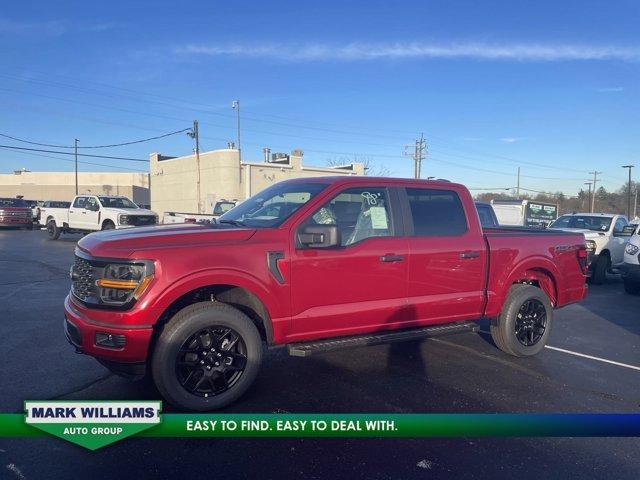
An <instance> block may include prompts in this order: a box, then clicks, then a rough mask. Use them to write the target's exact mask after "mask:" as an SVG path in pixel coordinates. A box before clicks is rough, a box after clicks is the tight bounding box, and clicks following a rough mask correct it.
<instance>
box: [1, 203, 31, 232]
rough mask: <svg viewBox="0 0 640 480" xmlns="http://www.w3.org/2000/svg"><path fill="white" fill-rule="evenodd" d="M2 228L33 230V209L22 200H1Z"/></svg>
mask: <svg viewBox="0 0 640 480" xmlns="http://www.w3.org/2000/svg"><path fill="white" fill-rule="evenodd" d="M0 227H21V228H26V229H27V230H31V229H32V228H33V218H32V217H31V208H29V205H28V204H27V202H25V201H24V200H23V199H21V198H0Z"/></svg>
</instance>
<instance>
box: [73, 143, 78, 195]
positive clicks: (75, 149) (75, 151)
mask: <svg viewBox="0 0 640 480" xmlns="http://www.w3.org/2000/svg"><path fill="white" fill-rule="evenodd" d="M73 151H74V156H75V158H76V195H78V139H77V138H74V142H73Z"/></svg>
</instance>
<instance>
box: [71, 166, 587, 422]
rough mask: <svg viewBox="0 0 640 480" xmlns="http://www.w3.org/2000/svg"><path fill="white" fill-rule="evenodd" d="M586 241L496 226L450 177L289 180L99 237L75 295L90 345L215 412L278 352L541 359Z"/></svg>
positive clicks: (104, 358)
mask: <svg viewBox="0 0 640 480" xmlns="http://www.w3.org/2000/svg"><path fill="white" fill-rule="evenodd" d="M586 268H587V257H586V250H585V241H584V237H583V236H582V234H573V233H566V232H552V231H543V230H533V231H530V230H527V229H508V230H500V229H487V230H485V231H483V230H482V228H481V226H480V222H479V219H478V213H477V211H476V208H475V206H474V203H473V200H472V198H471V195H470V194H469V191H468V190H467V189H466V188H465V187H464V186H462V185H459V184H455V183H450V182H447V181H423V180H408V179H388V178H386V179H384V178H369V177H335V178H333V177H330V178H326V177H325V178H308V179H295V180H289V181H285V182H281V183H278V184H275V185H273V186H271V187H269V188H267V189H266V190H264V191H262V192H260V193H258V194H257V195H255V196H254V197H252V198H250V199H248V200H247V201H245V202H243V203H241V204H240V205H238V206H237V207H235V208H233V209H232V210H230V211H229V212H227V213H225V214H224V215H222V216H221V217H220V219H219V220H218V222H217V223H215V224H210V225H164V226H155V227H142V228H136V229H130V230H122V231H116V230H113V231H104V232H97V233H94V234H91V235H88V236H86V237H84V238H83V239H82V240H80V242H79V243H78V247H77V249H76V256H75V263H74V265H73V266H72V268H71V272H70V273H71V279H72V288H71V293H70V294H69V296H68V297H67V298H66V300H65V332H66V335H67V338H68V340H69V341H70V342H71V343H72V344H73V345H74V346H75V348H76V349H77V351H79V352H83V353H86V354H89V355H92V356H94V357H96V358H97V359H98V360H99V361H100V362H101V363H103V364H104V365H105V366H107V367H108V368H110V369H111V370H112V371H114V372H117V373H120V374H123V375H125V376H130V377H140V376H143V375H145V373H147V372H150V373H151V375H152V377H153V380H154V382H155V384H156V386H157V388H158V389H159V391H160V392H161V394H162V395H163V396H164V397H165V399H166V400H168V401H169V402H171V403H172V404H174V405H177V406H179V407H181V408H185V409H190V410H201V411H203V410H212V409H216V408H220V407H222V406H224V405H227V404H229V403H230V402H232V401H234V400H235V399H237V398H238V397H239V396H240V395H241V394H242V393H243V392H244V391H245V390H246V389H247V388H248V387H249V386H250V384H251V383H252V382H253V380H254V379H255V377H256V375H257V372H258V369H259V367H260V363H261V361H262V353H263V345H264V344H265V343H266V344H267V345H268V346H270V347H271V346H277V345H287V346H288V349H289V353H290V354H291V355H296V356H307V355H310V354H313V353H316V352H321V351H325V350H331V349H336V348H345V347H352V346H362V345H371V344H377V343H387V342H394V341H400V340H409V339H415V338H421V337H429V336H434V335H444V334H447V333H456V332H469V331H475V330H476V329H477V323H476V320H478V319H480V318H482V317H485V318H489V319H491V334H492V336H493V340H494V342H495V344H496V345H497V346H498V347H499V348H500V349H502V350H503V351H504V352H506V353H508V354H511V355H515V356H526V355H533V354H535V353H537V352H539V351H540V350H541V349H542V347H543V346H544V344H545V342H546V341H547V338H548V336H549V332H550V328H551V324H552V318H553V309H554V308H557V307H562V306H564V305H567V304H569V303H572V302H577V301H579V300H581V299H583V298H584V296H585V294H586V289H585V278H586V277H585V273H586Z"/></svg>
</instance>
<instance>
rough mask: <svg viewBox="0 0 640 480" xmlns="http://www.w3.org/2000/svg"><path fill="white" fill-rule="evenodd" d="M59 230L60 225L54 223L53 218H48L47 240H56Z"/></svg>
mask: <svg viewBox="0 0 640 480" xmlns="http://www.w3.org/2000/svg"><path fill="white" fill-rule="evenodd" d="M60 232H61V230H60V227H59V226H58V225H56V221H55V220H49V221H48V222H47V235H48V237H49V240H57V239H58V238H60Z"/></svg>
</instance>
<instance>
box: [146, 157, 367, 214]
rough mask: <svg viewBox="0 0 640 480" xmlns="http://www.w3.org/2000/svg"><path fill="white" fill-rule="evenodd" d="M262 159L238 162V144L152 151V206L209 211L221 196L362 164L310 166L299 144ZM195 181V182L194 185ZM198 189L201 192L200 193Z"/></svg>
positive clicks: (239, 196)
mask: <svg viewBox="0 0 640 480" xmlns="http://www.w3.org/2000/svg"><path fill="white" fill-rule="evenodd" d="M264 153H265V159H264V161H263V162H261V163H248V162H242V163H241V162H240V161H239V155H238V150H237V149H224V150H213V151H211V152H203V153H201V154H200V161H199V165H198V160H197V158H196V156H195V155H189V156H185V157H165V156H162V155H160V154H158V153H154V154H152V155H151V163H150V172H151V175H150V177H151V209H152V210H153V211H154V212H156V213H158V214H159V215H162V212H167V211H173V212H185V213H211V212H213V206H214V205H215V203H216V202H217V201H219V200H222V199H225V200H244V199H246V198H248V197H250V196H251V195H253V194H255V193H257V192H259V191H260V190H263V189H264V188H266V187H268V186H269V185H272V184H274V183H276V182H279V181H281V180H286V179H289V178H300V177H319V176H328V175H363V174H364V165H363V164H361V163H353V164H350V165H344V166H341V167H310V166H305V165H303V163H302V157H303V152H302V150H293V151H292V152H291V154H281V153H275V154H273V155H270V152H269V150H268V149H265V152H264ZM198 184H199V186H198ZM198 191H199V195H198Z"/></svg>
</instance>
